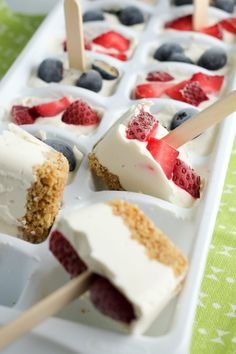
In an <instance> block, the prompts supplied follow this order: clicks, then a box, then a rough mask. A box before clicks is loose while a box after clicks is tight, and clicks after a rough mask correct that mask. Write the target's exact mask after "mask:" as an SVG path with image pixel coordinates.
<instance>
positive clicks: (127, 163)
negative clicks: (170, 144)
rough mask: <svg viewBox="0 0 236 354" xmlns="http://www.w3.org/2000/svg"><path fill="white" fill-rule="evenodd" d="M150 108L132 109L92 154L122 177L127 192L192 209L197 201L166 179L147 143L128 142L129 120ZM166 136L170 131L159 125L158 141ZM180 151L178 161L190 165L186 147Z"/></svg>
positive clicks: (112, 171) (121, 180) (120, 178)
mask: <svg viewBox="0 0 236 354" xmlns="http://www.w3.org/2000/svg"><path fill="white" fill-rule="evenodd" d="M149 105H150V104H149V103H148V104H147V103H145V104H139V105H137V106H133V107H131V109H130V110H129V111H128V112H127V113H126V114H125V115H124V117H122V121H121V120H120V121H119V122H118V123H117V124H115V126H113V127H112V128H111V129H110V130H109V131H108V133H107V134H106V135H105V137H104V138H103V139H102V140H100V142H99V143H98V144H97V145H96V146H95V148H94V150H93V152H94V153H95V155H96V157H97V159H98V160H99V163H100V164H101V165H102V166H104V167H106V168H107V169H108V170H109V172H111V173H113V174H114V175H116V176H118V177H119V181H120V184H121V186H122V187H123V188H124V189H125V190H127V191H132V192H138V193H144V194H148V195H152V196H154V197H158V198H161V199H164V200H167V201H169V202H171V203H173V204H176V205H178V206H180V207H190V206H192V204H193V203H194V201H195V200H196V199H194V198H193V197H192V196H191V195H190V194H189V193H187V192H186V191H185V190H183V189H182V188H180V187H178V186H177V185H176V184H175V183H174V182H173V181H172V180H169V179H167V177H166V175H165V173H164V172H163V170H162V168H161V166H160V164H159V163H158V162H157V161H156V160H155V159H154V158H153V157H152V155H151V153H150V152H149V151H148V150H147V149H146V145H147V142H140V141H138V140H136V139H132V140H131V139H127V138H126V129H127V126H128V123H129V121H130V119H131V118H132V117H134V116H136V115H137V114H138V113H139V111H140V109H141V107H142V106H143V108H144V110H145V111H149ZM157 120H158V115H157ZM167 133H168V131H167V130H166V129H165V128H164V127H162V126H161V124H160V123H159V125H158V130H157V135H156V138H158V139H160V138H162V137H163V136H165V135H166V134H167ZM178 150H179V152H180V155H179V157H180V158H181V159H182V160H184V161H185V162H186V163H187V164H189V163H188V161H187V155H188V149H187V148H186V147H185V146H183V147H181V148H179V149H178ZM111 151H112V154H111Z"/></svg>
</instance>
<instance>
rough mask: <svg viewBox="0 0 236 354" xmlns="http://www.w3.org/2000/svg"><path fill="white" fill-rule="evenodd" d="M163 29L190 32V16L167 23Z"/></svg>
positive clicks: (191, 27) (191, 28)
mask: <svg viewBox="0 0 236 354" xmlns="http://www.w3.org/2000/svg"><path fill="white" fill-rule="evenodd" d="M165 28H171V29H176V30H179V31H192V30H193V26H192V15H187V16H182V17H179V18H176V19H175V20H173V21H170V22H167V23H166V24H165Z"/></svg>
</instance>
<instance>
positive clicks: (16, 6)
mask: <svg viewBox="0 0 236 354" xmlns="http://www.w3.org/2000/svg"><path fill="white" fill-rule="evenodd" d="M6 2H7V4H8V5H10V7H11V8H12V9H13V10H14V11H19V12H24V13H32V14H40V13H46V12H48V11H50V9H51V8H52V7H53V6H54V5H55V4H56V3H57V2H58V0H6Z"/></svg>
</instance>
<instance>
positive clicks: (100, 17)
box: [83, 4, 147, 31]
mask: <svg viewBox="0 0 236 354" xmlns="http://www.w3.org/2000/svg"><path fill="white" fill-rule="evenodd" d="M146 20H147V16H146V14H144V12H143V11H142V10H141V9H140V8H139V7H138V6H134V5H131V6H120V5H117V4H116V5H114V6H111V5H110V6H109V7H108V6H105V7H99V8H92V9H91V10H87V11H86V12H84V14H83V22H84V23H86V22H93V21H104V22H107V23H109V24H111V25H116V24H122V25H124V26H127V27H129V28H132V29H134V30H138V31H140V30H143V28H144V26H145V21H146Z"/></svg>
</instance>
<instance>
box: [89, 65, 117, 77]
mask: <svg viewBox="0 0 236 354" xmlns="http://www.w3.org/2000/svg"><path fill="white" fill-rule="evenodd" d="M92 68H93V69H94V70H96V71H98V72H99V74H101V76H102V78H103V79H105V80H115V79H117V78H118V76H119V71H118V70H117V69H116V68H115V67H114V66H111V65H109V64H107V63H105V62H104V61H99V60H95V61H94V63H93V64H92Z"/></svg>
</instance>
